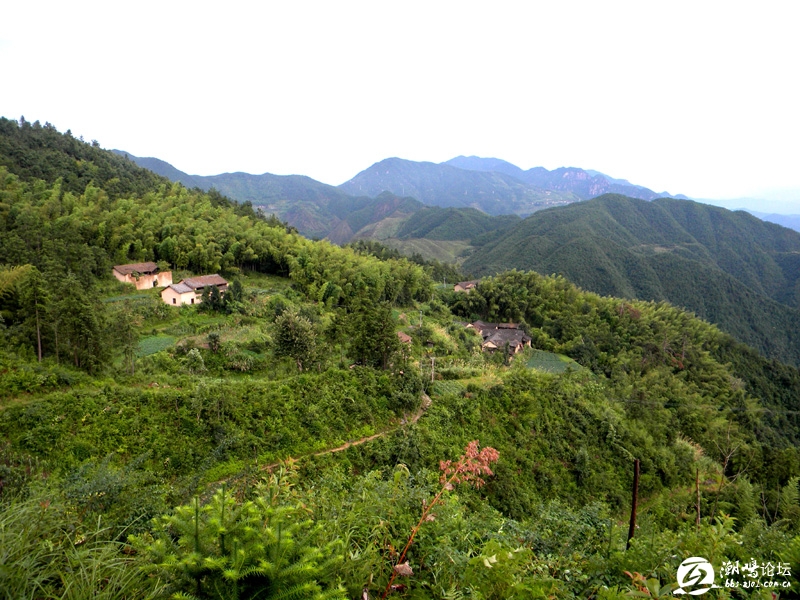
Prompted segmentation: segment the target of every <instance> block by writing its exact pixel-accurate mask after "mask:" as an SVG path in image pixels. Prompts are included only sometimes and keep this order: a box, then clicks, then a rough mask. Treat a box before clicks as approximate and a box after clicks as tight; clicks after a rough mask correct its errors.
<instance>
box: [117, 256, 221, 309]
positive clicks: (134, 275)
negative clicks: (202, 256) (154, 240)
mask: <svg viewBox="0 0 800 600" xmlns="http://www.w3.org/2000/svg"><path fill="white" fill-rule="evenodd" d="M112 272H113V273H114V277H116V278H117V279H118V280H119V281H122V282H124V283H132V284H133V285H135V286H136V289H137V290H147V289H150V288H154V287H163V288H164V289H163V290H161V299H162V300H163V301H164V303H165V304H169V305H174V306H181V305H182V304H200V301H201V300H200V297H201V295H202V294H203V290H204V289H205V288H206V287H208V286H212V285H215V286H217V289H219V291H220V292H222V293H225V290H226V289H228V282H227V281H226V280H225V279H224V278H222V277H220V276H219V275H218V274H216V273H214V274H213V275H200V276H198V277H187V278H186V279H182V280H180V281H179V282H178V283H172V271H159V269H158V265H157V264H156V263H154V262H143V263H133V264H129V265H116V266H115V267H114V269H113V270H112Z"/></svg>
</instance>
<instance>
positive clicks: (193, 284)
mask: <svg viewBox="0 0 800 600" xmlns="http://www.w3.org/2000/svg"><path fill="white" fill-rule="evenodd" d="M181 283H185V284H186V285H188V286H189V287H190V288H192V289H193V290H198V289H201V288H204V287H206V286H207V285H216V286H217V287H223V286H226V285H228V282H227V281H225V279H223V278H222V277H220V276H219V275H217V274H216V273H214V274H213V275H201V276H199V277H187V278H186V279H184V280H183V281H181Z"/></svg>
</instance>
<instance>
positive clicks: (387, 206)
mask: <svg viewBox="0 0 800 600" xmlns="http://www.w3.org/2000/svg"><path fill="white" fill-rule="evenodd" d="M168 167H169V165H167V164H166V163H163V161H158V162H156V161H155V160H154V159H139V158H134V157H131V156H130V155H126V154H125V153H124V152H118V151H109V150H104V149H102V148H100V147H99V145H97V144H89V143H85V142H84V141H82V140H80V139H76V138H74V137H73V136H72V135H71V134H70V133H69V132H66V133H61V132H59V131H58V130H57V129H56V127H55V126H53V125H51V124H49V123H45V124H44V125H42V124H41V123H40V122H38V121H36V122H34V123H30V122H27V121H24V120H19V121H16V120H8V119H3V118H0V555H1V556H2V559H0V591H2V592H4V594H5V596H6V597H9V598H75V599H82V598H209V599H210V598H213V599H222V598H248V599H256V598H273V599H277V598H303V599H309V600H311V599H314V600H320V599H323V598H327V599H342V600H344V599H353V600H364V599H367V600H369V599H373V600H374V599H377V598H408V599H417V598H435V599H441V600H445V599H450V600H452V599H457V598H461V599H468V598H470V599H475V600H479V599H480V600H489V599H491V600H507V599H511V598H518V599H528V598H530V599H533V598H586V599H590V598H591V599H605V600H614V599H617V600H621V599H623V598H630V597H667V596H669V597H673V592H676V591H680V590H678V586H679V583H683V584H684V585H685V586H687V588H690V591H697V590H696V589H694V588H692V586H691V585H689V584H688V583H687V582H686V581H681V582H679V581H678V579H679V575H678V573H679V569H681V568H684V569H685V565H684V567H681V565H682V564H684V563H685V562H686V561H687V560H688V559H690V557H704V560H707V561H708V564H710V565H711V567H710V568H712V569H713V570H714V573H716V574H717V575H718V576H717V578H716V579H715V581H717V583H718V584H720V587H719V588H718V589H714V590H712V591H711V592H710V596H709V597H718V598H763V599H765V600H766V599H767V598H774V597H775V596H773V592H775V593H777V594H779V595H780V597H784V598H790V597H793V595H796V594H797V593H798V581H797V574H798V573H800V451H799V450H798V443H800V418H798V415H800V370H798V367H797V365H798V364H800V333H798V331H797V323H798V322H800V321H799V320H798V319H797V318H796V317H797V311H798V310H799V309H800V283H798V273H800V269H799V268H798V267H800V264H798V261H799V260H800V258H798V257H800V234H798V233H797V232H795V231H793V230H790V229H786V228H784V227H780V226H778V225H776V224H772V223H765V222H763V221H760V220H758V219H756V218H755V217H753V216H751V215H748V214H746V213H744V212H738V211H737V212H732V211H727V210H724V209H719V208H715V207H710V206H707V205H704V204H700V203H697V202H694V201H691V200H688V199H685V198H680V197H670V196H668V195H665V194H658V193H655V192H652V191H651V190H647V189H645V188H641V187H639V186H633V185H631V184H629V183H628V182H626V181H623V180H617V179H612V178H609V177H607V176H605V175H602V174H600V173H596V172H592V171H584V170H581V169H563V170H559V169H557V170H555V171H547V170H544V169H530V170H528V171H523V170H521V169H518V168H517V167H514V166H513V165H510V164H509V163H505V162H503V161H499V160H496V159H478V158H475V157H470V158H466V157H459V158H457V159H453V160H452V161H448V163H443V164H441V165H434V164H432V163H412V162H411V161H402V160H400V159H387V161H382V162H381V163H378V164H377V165H373V166H372V167H370V168H368V169H366V170H365V171H364V172H362V173H360V174H359V175H357V176H356V177H355V178H353V179H352V180H351V181H349V182H347V183H346V184H343V185H342V186H339V187H333V186H326V185H324V184H321V183H319V182H314V181H313V180H311V179H309V178H306V177H302V176H274V175H268V174H265V175H260V176H253V175H246V174H229V175H220V176H215V177H212V178H199V177H197V176H188V175H186V174H183V173H181V172H179V171H177V170H176V169H174V168H168ZM465 191H466V193H465ZM326 238H327V239H326ZM467 279H470V280H476V281H474V282H473V283H472V285H470V286H468V287H469V291H468V292H467V291H461V292H459V291H456V289H455V288H454V287H453V284H454V283H455V282H459V281H461V282H463V281H465V280H467ZM704 564H705V563H704ZM747 565H756V566H757V567H758V569H761V567H763V568H767V565H771V568H772V571H771V574H770V575H769V576H767V575H766V574H761V575H759V577H760V579H759V581H762V583H764V584H765V587H762V588H751V587H746V586H743V585H742V586H739V587H736V586H734V585H732V584H731V585H728V582H727V581H733V580H734V579H735V580H736V581H739V582H740V583H742V582H743V583H747V582H749V581H750V580H749V579H746V578H744V577H742V576H741V574H742V573H743V572H744V571H743V570H742V569H743V568H744V566H747ZM734 566H736V567H737V569H739V570H738V572H737V573H733V568H734ZM740 567H741V568H740ZM726 569H728V571H726ZM723 572H727V573H728V580H723V579H720V577H719V574H721V573H723ZM758 573H761V571H760V570H759V571H758V572H757V574H758ZM765 573H766V572H765ZM740 580H741V581H740ZM767 580H769V581H770V582H772V583H774V584H775V585H776V586H777V587H776V588H771V587H770V588H768V587H766V582H767ZM722 583H725V586H722Z"/></svg>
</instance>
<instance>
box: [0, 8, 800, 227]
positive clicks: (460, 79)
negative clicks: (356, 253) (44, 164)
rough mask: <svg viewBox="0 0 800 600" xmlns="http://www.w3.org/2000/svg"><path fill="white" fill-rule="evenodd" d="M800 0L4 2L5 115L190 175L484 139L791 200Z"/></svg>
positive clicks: (719, 189)
mask: <svg viewBox="0 0 800 600" xmlns="http://www.w3.org/2000/svg"><path fill="white" fill-rule="evenodd" d="M798 17H800V5H798V4H797V3H796V2H790V1H785V2H765V3H754V2H752V3H732V2H715V1H710V0H709V1H704V2H696V1H692V2H681V1H671V2H668V3H667V2H655V1H654V2H641V1H637V2H614V1H608V2H580V1H575V2H568V1H564V2H555V1H552V0H548V1H546V2H538V1H525V2H522V1H519V2H503V1H495V2H491V3H489V2H485V1H484V2H471V1H469V0H461V1H458V2H449V1H444V0H443V1H436V2H431V1H430V0H427V1H426V2H417V1H415V0H404V1H403V2H390V1H382V0H370V1H368V2H349V1H347V0H341V1H338V2H330V1H324V2H322V1H320V2H304V1H302V0H299V1H298V0H293V1H291V2H289V1H282V2H272V1H262V2H252V1H251V2H237V1H235V0H229V1H227V2H225V3H223V2H219V1H216V2H203V1H193V2H182V1H178V0H174V1H169V0H160V1H158V2H151V1H148V0H143V1H139V2H128V3H117V2H108V1H107V0H106V1H103V2H88V1H85V0H74V1H71V2H63V1H59V2H54V1H46V2H43V1H38V0H26V2H24V3H23V2H14V3H9V5H7V6H4V7H3V10H2V19H0V67H2V69H1V70H0V81H1V82H2V83H0V115H2V116H5V117H7V118H19V117H20V116H22V115H24V116H25V118H26V119H27V120H28V121H35V120H40V121H41V122H42V123H44V122H45V121H48V122H50V123H52V124H53V125H55V126H56V127H57V128H58V130H59V131H62V132H63V131H66V130H67V129H70V130H71V131H72V133H73V135H75V136H83V137H84V138H85V139H86V140H87V141H89V140H97V141H98V142H99V143H100V145H101V146H102V147H104V148H109V149H112V148H117V149H122V150H125V151H127V152H129V153H131V154H133V155H135V156H154V157H157V158H160V159H162V160H165V161H167V162H169V163H171V164H172V165H174V166H175V167H177V168H178V169H180V170H182V171H185V172H187V173H190V174H197V175H214V174H218V173H223V172H233V171H244V172H248V173H256V174H260V173H264V172H269V173H274V174H280V175H286V174H302V175H308V176H309V177H312V178H314V179H317V180H319V181H323V182H325V183H329V184H333V185H338V184H340V183H343V182H345V181H346V180H348V179H350V178H351V177H353V176H354V175H356V174H357V173H358V172H360V171H362V170H364V169H366V168H367V167H369V166H370V165H371V164H373V163H375V162H378V161H380V160H382V159H384V158H389V157H395V156H396V157H400V158H405V159H409V160H415V161H431V162H442V161H445V160H448V159H450V158H453V157H455V156H459V155H467V156H469V155H476V156H483V157H496V158H502V159H504V160H507V161H509V162H511V163H514V164H516V165H517V166H519V167H522V168H523V169H528V168H531V167H536V166H544V167H546V168H548V169H554V168H557V167H562V166H573V167H581V168H584V169H594V170H597V171H601V172H603V173H606V174H608V175H610V176H612V177H617V178H624V179H628V180H629V181H631V182H632V183H636V184H639V185H644V186H646V187H649V188H651V189H653V190H655V191H658V192H662V191H668V192H670V193H672V194H678V193H682V194H686V195H687V196H690V197H692V198H698V199H717V200H718V201H719V203H721V204H725V203H726V201H727V203H728V204H730V206H729V207H736V205H737V203H739V204H742V205H744V204H745V202H744V201H743V200H741V199H744V198H750V199H757V200H749V201H747V202H749V204H750V206H749V207H751V208H755V209H761V210H764V211H766V212H784V213H792V212H794V213H800V168H798V166H800V165H799V164H798V163H799V162H800V161H798V159H800V150H798V141H799V140H800V80H798V74H799V73H800V35H797V32H796V24H797V22H798Z"/></svg>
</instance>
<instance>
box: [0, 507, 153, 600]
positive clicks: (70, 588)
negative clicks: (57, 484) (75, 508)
mask: <svg viewBox="0 0 800 600" xmlns="http://www.w3.org/2000/svg"><path fill="white" fill-rule="evenodd" d="M68 512H69V511H68V510H67V509H66V508H65V507H64V506H63V505H61V504H60V503H57V502H54V501H51V500H50V499H47V498H45V496H44V495H36V496H34V497H32V498H27V499H12V500H6V501H0V598H8V599H12V598H13V599H20V598H36V599H40V598H41V599H45V598H46V599H51V598H64V599H74V600H85V599H86V598H94V599H104V598H115V599H119V598H153V597H155V596H156V595H157V594H158V592H159V590H160V588H161V583H160V582H159V581H158V580H157V579H155V578H148V577H147V576H146V575H145V574H144V573H143V572H142V570H141V569H139V568H137V564H136V559H135V558H133V557H131V556H130V555H129V554H126V553H125V551H124V549H125V545H124V544H123V543H121V542H119V541H115V539H114V532H113V531H112V530H111V529H110V528H107V527H104V526H103V525H102V524H101V523H100V521H99V520H98V522H96V523H92V524H85V523H84V524H81V525H79V526H77V527H75V526H68V525H65V524H66V523H75V519H74V518H72V519H70V518H68ZM74 516H75V515H72V517H74ZM117 533H119V532H117Z"/></svg>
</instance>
